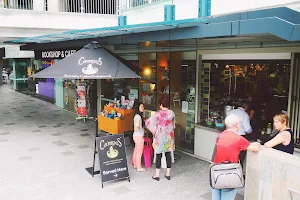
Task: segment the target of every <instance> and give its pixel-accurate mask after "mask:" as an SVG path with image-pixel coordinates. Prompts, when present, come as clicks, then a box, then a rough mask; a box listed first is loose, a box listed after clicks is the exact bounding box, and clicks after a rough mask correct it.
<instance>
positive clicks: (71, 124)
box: [68, 123, 76, 126]
mask: <svg viewBox="0 0 300 200" xmlns="http://www.w3.org/2000/svg"><path fill="white" fill-rule="evenodd" d="M68 125H70V126H73V125H76V123H69V124H68Z"/></svg>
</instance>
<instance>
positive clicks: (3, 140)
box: [0, 139, 8, 142]
mask: <svg viewBox="0 0 300 200" xmlns="http://www.w3.org/2000/svg"><path fill="white" fill-rule="evenodd" d="M7 141H8V139H1V140H0V142H7Z"/></svg>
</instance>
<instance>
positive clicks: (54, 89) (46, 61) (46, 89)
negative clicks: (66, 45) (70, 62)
mask: <svg viewBox="0 0 300 200" xmlns="http://www.w3.org/2000/svg"><path fill="white" fill-rule="evenodd" d="M76 50H77V49H74V50H69V49H51V50H48V49H47V50H42V51H40V50H37V51H34V53H35V60H34V69H33V70H34V71H32V73H37V72H39V71H41V70H43V69H46V68H48V67H51V65H53V64H54V63H56V62H58V61H60V60H61V59H63V58H65V57H66V56H68V55H71V54H72V53H74V52H76ZM35 83H36V93H37V96H38V97H39V98H42V99H44V100H47V101H50V102H53V103H55V105H57V106H58V107H61V108H64V109H66V110H69V111H71V112H76V107H75V105H76V103H75V99H76V95H75V94H76V92H75V90H76V86H75V82H74V81H73V82H72V81H70V80H60V79H53V78H45V79H38V80H35Z"/></svg>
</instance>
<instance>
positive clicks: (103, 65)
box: [33, 41, 140, 175]
mask: <svg viewBox="0 0 300 200" xmlns="http://www.w3.org/2000/svg"><path fill="white" fill-rule="evenodd" d="M58 53H59V52H58ZM130 68H131V69H134V68H135V69H134V70H135V71H138V70H137V69H136V67H135V66H133V65H132V64H131V63H130V62H128V61H126V60H125V59H123V58H121V57H119V56H118V55H116V54H114V53H112V52H110V51H109V50H107V49H105V48H104V47H103V46H101V45H99V44H98V42H95V41H94V42H91V43H89V44H87V45H86V46H84V47H83V48H82V49H81V50H79V51H77V52H75V53H74V54H72V55H70V56H68V57H66V58H64V59H62V60H61V61H59V62H57V63H55V64H54V65H53V66H51V67H48V68H46V69H44V70H42V71H40V72H38V73H36V74H34V75H33V77H34V78H62V79H123V78H140V76H138V75H137V74H136V73H135V72H133V71H132V70H131V69H130ZM95 85H97V84H95ZM94 117H95V127H96V128H95V131H96V137H97V136H98V123H97V110H95V116H94ZM95 149H96V139H95V148H94V161H93V167H92V169H89V168H87V170H88V171H89V172H90V173H91V174H92V175H94V174H95V172H94V166H95ZM91 170H92V171H91Z"/></svg>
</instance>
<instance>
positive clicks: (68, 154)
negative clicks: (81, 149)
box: [61, 151, 74, 156]
mask: <svg viewBox="0 0 300 200" xmlns="http://www.w3.org/2000/svg"><path fill="white" fill-rule="evenodd" d="M61 154H62V155H63V156H70V155H73V154H74V153H73V152H72V151H66V152H62V153H61Z"/></svg>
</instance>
